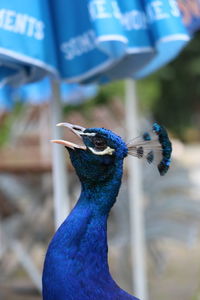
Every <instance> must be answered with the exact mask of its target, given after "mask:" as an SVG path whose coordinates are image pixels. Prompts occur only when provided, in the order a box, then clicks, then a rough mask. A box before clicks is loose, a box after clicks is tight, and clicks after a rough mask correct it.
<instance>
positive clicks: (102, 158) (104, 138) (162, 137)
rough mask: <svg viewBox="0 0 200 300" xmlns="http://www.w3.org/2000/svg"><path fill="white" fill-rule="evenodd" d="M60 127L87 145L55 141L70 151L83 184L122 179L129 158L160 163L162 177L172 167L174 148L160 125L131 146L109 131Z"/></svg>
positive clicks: (66, 125)
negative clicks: (123, 169)
mask: <svg viewBox="0 0 200 300" xmlns="http://www.w3.org/2000/svg"><path fill="white" fill-rule="evenodd" d="M58 126H64V127H67V128H69V129H70V130H71V131H72V132H73V133H75V134H76V135H77V136H78V137H79V138H81V139H82V141H83V145H77V144H74V143H71V142H68V141H64V140H52V142H53V143H58V144H62V145H64V146H65V147H66V148H67V149H68V151H69V153H70V157H71V161H72V164H73V166H74V167H75V169H76V172H77V174H78V176H79V177H80V179H81V181H82V182H83V181H89V182H92V183H93V182H95V183H96V182H102V181H107V180H108V179H109V178H112V177H113V176H115V178H116V179H117V178H120V177H121V175H122V166H123V160H124V158H125V157H126V156H127V155H128V154H130V155H132V156H135V157H137V158H139V159H144V160H146V161H147V162H148V163H149V164H152V163H156V165H157V168H158V171H159V173H160V175H162V176H163V175H165V174H166V173H167V171H168V169H169V167H170V163H171V153H172V145H171V142H170V140H169V137H168V134H167V131H166V129H165V128H164V127H163V126H160V125H159V124H157V123H154V124H153V126H152V128H151V130H149V131H146V132H144V133H143V134H142V135H141V136H138V137H136V138H135V139H133V140H131V141H130V142H129V143H127V144H126V143H125V142H124V141H123V140H122V139H121V138H120V137H119V136H117V135H116V134H115V133H113V132H112V131H110V130H108V129H104V128H87V129H85V128H83V127H81V126H77V125H72V124H69V123H60V124H58ZM117 175H119V176H117Z"/></svg>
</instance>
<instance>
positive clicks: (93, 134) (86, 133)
mask: <svg viewBox="0 0 200 300" xmlns="http://www.w3.org/2000/svg"><path fill="white" fill-rule="evenodd" d="M79 134H80V135H86V136H95V135H96V133H94V132H81V133H79Z"/></svg>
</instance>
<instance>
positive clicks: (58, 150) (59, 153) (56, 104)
mask: <svg viewBox="0 0 200 300" xmlns="http://www.w3.org/2000/svg"><path fill="white" fill-rule="evenodd" d="M52 92H53V99H52V101H51V108H52V116H51V119H52V139H59V138H61V137H62V128H61V127H56V124H57V123H59V122H63V119H62V106H61V99H60V88H59V82H58V81H55V80H53V81H52ZM64 151H65V149H64V147H62V146H60V145H56V144H53V145H52V157H53V161H52V163H53V189H54V216H55V227H56V229H57V228H58V227H59V226H60V225H61V223H62V222H63V221H64V220H65V218H66V216H67V215H68V214H69V211H70V197H69V190H68V176H67V168H66V166H67V162H66V155H65V152H64Z"/></svg>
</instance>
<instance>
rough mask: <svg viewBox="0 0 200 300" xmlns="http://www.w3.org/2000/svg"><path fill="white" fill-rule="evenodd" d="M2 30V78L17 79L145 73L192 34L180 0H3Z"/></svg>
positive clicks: (175, 51) (71, 79)
mask: <svg viewBox="0 0 200 300" xmlns="http://www.w3.org/2000/svg"><path fill="white" fill-rule="evenodd" d="M77 16H78V22H77ZM0 33H1V41H0V61H1V62H2V67H3V68H6V70H7V73H6V72H5V74H4V76H3V78H2V79H3V80H2V81H1V82H2V83H4V82H5V81H6V82H8V81H9V80H11V82H12V83H13V82H14V79H16V80H15V83H17V84H19V82H20V83H22V82H23V81H24V82H30V81H34V80H38V79H40V78H41V77H43V76H45V75H46V74H51V75H53V76H55V77H56V76H57V77H60V78H62V79H65V80H67V81H68V82H83V83H85V82H91V81H98V82H100V83H105V82H109V81H111V80H114V79H120V78H124V77H133V78H139V77H143V76H146V75H147V74H149V73H151V72H153V71H154V70H155V69H156V68H159V67H160V66H162V65H163V64H165V63H167V62H168V61H169V60H170V59H172V58H174V57H175V56H176V55H177V54H178V53H179V51H180V50H181V49H182V48H183V47H184V46H185V44H186V43H187V42H188V40H189V35H188V33H187V30H186V28H185V27H184V25H183V23H182V19H181V14H180V11H179V8H178V6H177V2H176V1H175V0H171V1H167V0H162V1H153V0H151V1H149V0H148V1H147V0H145V1H140V0H133V1H129V2H126V3H125V2H124V1H120V0H118V1H117V0H113V1H108V0H101V1H98V0H90V1H88V2H87V3H85V2H80V1H78V0H74V1H65V0H57V1H54V0H43V1H39V0H29V1H28V2H27V1H25V0H21V1H18V0H13V1H12V2H9V1H6V0H1V1H0ZM8 62H9V63H10V64H11V70H10V71H8V69H9V68H8V66H7V63H8ZM13 65H14V66H16V69H15V70H13V67H12V66H13ZM140 70H141V71H140ZM16 72H17V73H18V74H20V78H19V77H18V78H16V77H15V76H14V75H16ZM19 79H20V81H19ZM0 80H1V77H0Z"/></svg>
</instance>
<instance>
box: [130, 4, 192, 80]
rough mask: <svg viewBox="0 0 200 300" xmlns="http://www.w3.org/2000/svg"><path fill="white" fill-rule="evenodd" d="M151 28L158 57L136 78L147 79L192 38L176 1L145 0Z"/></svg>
mask: <svg viewBox="0 0 200 300" xmlns="http://www.w3.org/2000/svg"><path fill="white" fill-rule="evenodd" d="M145 9H146V13H147V18H148V23H149V27H150V29H151V33H152V39H153V41H154V44H155V47H156V50H157V55H156V56H155V58H154V59H152V61H150V63H149V64H147V65H146V66H145V67H144V68H143V69H141V70H140V71H139V72H138V73H137V74H136V75H135V76H134V77H135V78H142V77H146V76H148V75H149V74H151V73H152V72H154V71H156V70H157V69H159V68H160V67H162V66H164V65H165V64H166V63H168V62H169V61H171V60H172V59H173V58H175V57H176V56H177V55H178V53H179V52H180V51H181V50H182V49H183V47H184V46H185V45H186V44H187V42H188V41H189V39H190V37H189V35H188V32H187V29H186V27H185V26H184V24H183V22H182V19H181V13H180V10H179V8H178V3H177V2H176V0H172V1H168V0H164V1H154V0H150V1H149V0H145Z"/></svg>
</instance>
